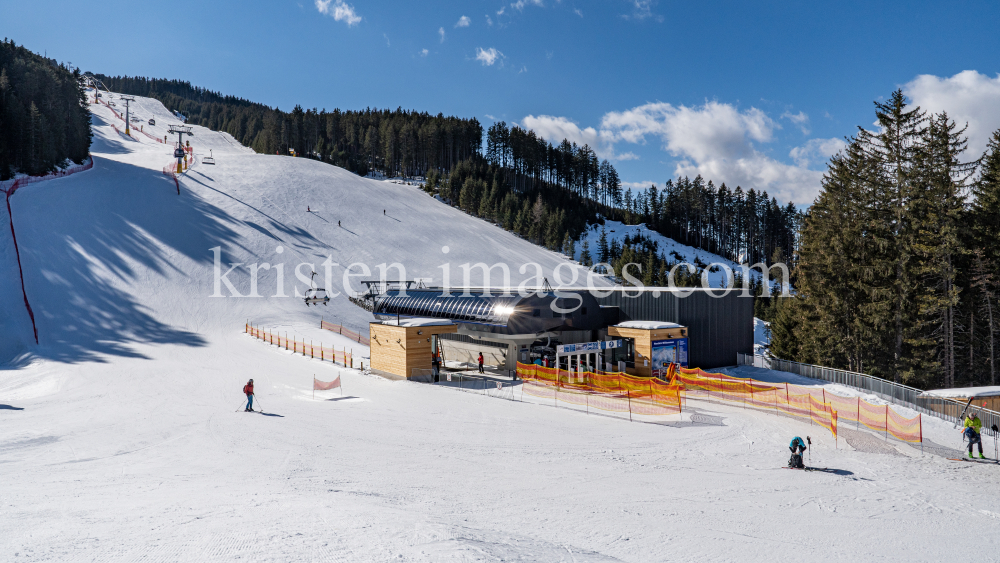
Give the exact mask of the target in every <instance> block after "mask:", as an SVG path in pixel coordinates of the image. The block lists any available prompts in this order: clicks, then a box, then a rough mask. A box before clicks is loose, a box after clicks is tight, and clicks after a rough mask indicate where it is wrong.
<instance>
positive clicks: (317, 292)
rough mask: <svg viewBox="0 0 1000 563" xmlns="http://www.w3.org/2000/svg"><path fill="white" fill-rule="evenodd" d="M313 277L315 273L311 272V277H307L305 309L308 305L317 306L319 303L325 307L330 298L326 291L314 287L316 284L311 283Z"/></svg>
mask: <svg viewBox="0 0 1000 563" xmlns="http://www.w3.org/2000/svg"><path fill="white" fill-rule="evenodd" d="M315 277H316V272H313V273H312V275H310V276H309V289H308V290H306V298H305V302H306V307H308V306H310V305H319V304H320V303H322V304H323V305H326V304H327V303H329V302H330V297H329V296H328V295H327V294H326V290H325V289H323V288H322V287H316V284H315V283H314V281H313V278H315Z"/></svg>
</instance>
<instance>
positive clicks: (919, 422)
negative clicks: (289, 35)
mask: <svg viewBox="0 0 1000 563" xmlns="http://www.w3.org/2000/svg"><path fill="white" fill-rule="evenodd" d="M917 427H918V428H919V429H920V455H924V415H923V414H917ZM993 455H996V453H995V452H994V454H993Z"/></svg>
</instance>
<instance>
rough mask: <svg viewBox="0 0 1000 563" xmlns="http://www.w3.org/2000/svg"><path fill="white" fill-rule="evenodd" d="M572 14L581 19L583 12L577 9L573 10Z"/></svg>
mask: <svg viewBox="0 0 1000 563" xmlns="http://www.w3.org/2000/svg"><path fill="white" fill-rule="evenodd" d="M573 13H574V14H576V15H578V16H580V17H581V18H582V17H583V12H581V11H580V9H579V8H573Z"/></svg>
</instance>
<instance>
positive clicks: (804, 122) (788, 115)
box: [781, 111, 810, 135]
mask: <svg viewBox="0 0 1000 563" xmlns="http://www.w3.org/2000/svg"><path fill="white" fill-rule="evenodd" d="M781 118H782V119H787V120H788V121H791V122H792V123H794V124H795V125H798V127H799V129H801V130H802V134H803V135H808V134H809V133H810V129H809V116H808V115H806V112H804V111H800V112H799V113H792V112H790V111H786V112H785V113H783V114H781Z"/></svg>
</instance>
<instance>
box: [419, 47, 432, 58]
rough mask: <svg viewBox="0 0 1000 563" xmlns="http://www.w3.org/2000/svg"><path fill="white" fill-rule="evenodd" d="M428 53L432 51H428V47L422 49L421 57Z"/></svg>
mask: <svg viewBox="0 0 1000 563" xmlns="http://www.w3.org/2000/svg"><path fill="white" fill-rule="evenodd" d="M428 53H430V51H428V50H427V49H421V50H420V56H421V57H426V56H427V54H428Z"/></svg>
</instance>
